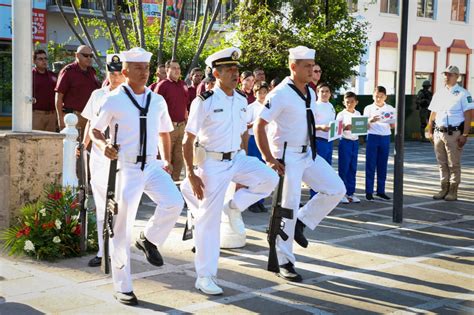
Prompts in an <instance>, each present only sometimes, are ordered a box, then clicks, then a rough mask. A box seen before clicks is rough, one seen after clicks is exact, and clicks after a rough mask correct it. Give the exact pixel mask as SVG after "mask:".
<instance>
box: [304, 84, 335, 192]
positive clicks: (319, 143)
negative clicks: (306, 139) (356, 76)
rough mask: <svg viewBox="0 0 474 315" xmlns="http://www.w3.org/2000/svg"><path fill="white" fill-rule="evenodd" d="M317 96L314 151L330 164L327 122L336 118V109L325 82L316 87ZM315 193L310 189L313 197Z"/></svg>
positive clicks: (330, 151) (330, 147) (331, 146)
mask: <svg viewBox="0 0 474 315" xmlns="http://www.w3.org/2000/svg"><path fill="white" fill-rule="evenodd" d="M317 91H318V98H317V101H316V111H315V113H314V119H315V123H316V152H317V153H318V155H319V156H320V157H322V158H323V159H324V160H325V161H326V162H328V164H329V165H332V151H333V142H332V141H328V135H329V123H330V122H331V121H333V120H334V119H335V118H336V110H335V109H334V106H332V104H331V103H330V102H329V99H330V98H331V88H330V87H329V85H328V84H327V83H320V84H319V85H318V87H317ZM315 194H316V193H315V192H314V191H313V190H310V195H311V197H313V196H314V195H315Z"/></svg>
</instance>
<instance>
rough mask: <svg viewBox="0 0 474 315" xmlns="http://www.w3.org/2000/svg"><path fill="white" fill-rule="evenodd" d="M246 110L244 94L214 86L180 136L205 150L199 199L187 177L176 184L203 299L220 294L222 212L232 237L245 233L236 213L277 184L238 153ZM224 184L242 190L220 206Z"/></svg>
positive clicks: (216, 58) (219, 57) (229, 54)
mask: <svg viewBox="0 0 474 315" xmlns="http://www.w3.org/2000/svg"><path fill="white" fill-rule="evenodd" d="M239 56H240V50H239V49H237V48H228V49H224V50H222V51H219V52H216V53H214V54H213V55H211V56H209V57H208V58H207V59H206V64H207V65H208V66H210V67H213V68H215V67H217V66H219V65H237V64H238V58H239ZM217 83H218V82H217ZM246 107H247V99H246V97H245V95H242V94H241V93H239V92H238V91H237V90H234V91H233V95H231V96H229V95H227V94H226V93H224V91H223V90H222V89H221V88H219V87H218V84H216V86H215V87H214V88H213V89H212V90H211V91H207V92H205V93H203V94H201V95H200V96H199V97H197V98H195V99H194V101H193V103H192V105H191V112H190V115H189V119H188V122H187V125H186V132H187V133H190V134H192V135H195V136H196V137H197V140H198V142H199V146H200V147H201V148H203V149H204V150H205V151H206V158H205V159H204V161H202V162H201V163H199V164H198V165H197V169H196V170H195V174H196V175H197V176H199V177H200V178H201V180H202V181H203V184H204V197H203V199H202V200H197V198H196V197H195V196H194V194H193V191H192V187H191V184H190V182H189V178H188V177H187V178H186V179H185V180H184V181H183V183H182V184H181V192H182V194H183V197H184V199H185V200H186V203H187V204H188V207H189V208H190V210H191V211H192V214H193V216H194V229H195V230H194V240H195V246H196V255H195V267H196V273H197V276H198V279H197V280H196V284H195V287H196V288H197V289H199V290H201V291H203V292H204V293H207V294H221V293H222V289H221V288H219V287H218V286H217V285H216V283H215V277H216V275H217V266H218V259H219V244H220V222H221V213H222V211H223V210H224V213H225V214H227V215H228V216H229V220H230V224H231V226H232V228H233V229H234V231H235V232H236V233H237V234H241V233H242V230H243V231H244V232H245V227H244V226H243V222H242V219H241V215H240V213H241V211H244V210H245V209H246V208H247V207H248V206H250V205H251V204H253V203H255V202H256V201H258V200H259V199H261V198H265V197H267V196H268V195H270V193H271V192H272V190H273V189H274V188H275V186H276V184H277V182H278V176H277V174H276V173H275V172H274V171H273V170H272V169H270V168H269V167H267V166H266V165H264V164H262V162H260V161H259V160H258V159H257V158H255V157H249V156H247V155H246V154H245V151H244V150H241V139H242V138H241V137H242V135H243V134H244V133H245V132H246V130H247V116H246V115H247V113H246ZM230 182H235V183H239V184H242V185H244V186H246V187H244V188H242V189H239V190H238V191H236V192H235V195H234V197H233V199H232V200H231V201H230V202H228V203H226V204H225V205H224V198H225V193H226V190H227V188H228V186H229V184H230Z"/></svg>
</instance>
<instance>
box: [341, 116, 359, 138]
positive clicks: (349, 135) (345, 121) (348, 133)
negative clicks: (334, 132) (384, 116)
mask: <svg viewBox="0 0 474 315" xmlns="http://www.w3.org/2000/svg"><path fill="white" fill-rule="evenodd" d="M352 117H360V112H359V111H358V110H354V112H353V113H351V112H349V111H348V110H347V109H344V110H343V111H342V112H339V113H338V114H337V116H336V120H340V119H342V123H343V124H344V126H345V125H352ZM342 137H343V138H344V139H348V140H358V139H359V136H353V135H352V132H351V131H350V130H344V131H343V133H342Z"/></svg>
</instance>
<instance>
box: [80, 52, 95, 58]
mask: <svg viewBox="0 0 474 315" xmlns="http://www.w3.org/2000/svg"><path fill="white" fill-rule="evenodd" d="M80 54H81V55H82V56H83V57H84V58H93V57H94V54H84V53H80Z"/></svg>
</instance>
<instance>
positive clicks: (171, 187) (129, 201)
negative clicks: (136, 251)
mask: <svg viewBox="0 0 474 315" xmlns="http://www.w3.org/2000/svg"><path fill="white" fill-rule="evenodd" d="M140 166H141V164H140V163H138V164H135V163H128V162H123V163H121V162H120V161H119V165H118V168H119V172H118V173H119V183H118V185H117V186H118V188H117V192H118V214H117V215H116V216H115V223H114V232H115V236H114V237H113V238H112V239H110V256H111V260H112V268H111V269H112V278H113V281H114V288H115V290H116V291H117V292H130V291H133V289H132V279H131V275H130V245H131V244H130V243H131V238H132V229H133V224H134V222H135V217H136V214H137V210H138V206H139V204H140V199H141V197H142V194H143V192H144V193H146V194H147V195H148V196H149V197H150V199H151V200H152V201H153V202H155V203H156V204H157V206H156V209H155V213H154V215H153V216H152V217H151V218H150V219H149V220H148V223H147V224H146V227H145V231H144V232H145V237H146V238H147V239H148V240H149V241H150V242H152V243H153V244H155V245H156V246H161V245H163V243H164V241H165V240H166V238H167V237H168V235H169V233H170V232H171V229H172V228H173V227H174V225H175V223H176V221H177V220H178V217H179V215H180V214H181V210H182V209H183V206H184V202H183V198H182V197H181V194H180V193H179V190H178V188H177V187H176V185H175V184H174V182H173V180H172V179H171V176H170V175H169V174H168V173H166V172H165V171H164V170H163V169H162V163H161V161H158V160H151V161H149V162H147V164H146V166H145V169H144V170H143V171H142V170H141V169H140Z"/></svg>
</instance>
